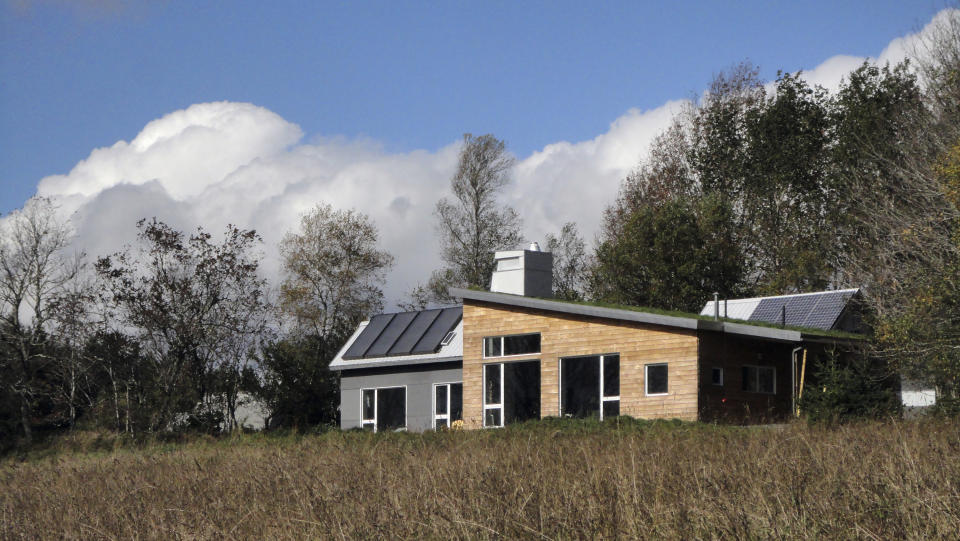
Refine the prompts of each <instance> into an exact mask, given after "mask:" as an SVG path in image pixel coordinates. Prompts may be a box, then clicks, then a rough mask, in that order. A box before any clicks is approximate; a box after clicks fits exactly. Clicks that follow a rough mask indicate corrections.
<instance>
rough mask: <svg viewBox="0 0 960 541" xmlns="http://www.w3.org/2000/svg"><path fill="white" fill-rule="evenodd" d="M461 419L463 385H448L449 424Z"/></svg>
mask: <svg viewBox="0 0 960 541" xmlns="http://www.w3.org/2000/svg"><path fill="white" fill-rule="evenodd" d="M461 419H463V384H462V383H454V384H452V385H450V422H453V421H459V420H461Z"/></svg>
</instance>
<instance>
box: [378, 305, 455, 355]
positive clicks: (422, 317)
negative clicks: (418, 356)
mask: <svg viewBox="0 0 960 541" xmlns="http://www.w3.org/2000/svg"><path fill="white" fill-rule="evenodd" d="M442 311H443V310H441V309H439V308H436V309H433V310H423V311H420V312H416V315H417V317H416V318H414V320H413V321H411V322H410V325H407V330H406V331H404V332H403V334H401V335H400V338H398V339H397V341H396V342H395V343H394V344H393V347H392V348H390V351H388V352H387V355H409V354H410V352H411V351H413V348H414V346H416V345H417V342H419V341H420V339H421V338H423V335H424V334H426V332H427V329H429V328H430V325H432V324H433V322H434V320H436V319H437V316H439V315H440V312H442Z"/></svg>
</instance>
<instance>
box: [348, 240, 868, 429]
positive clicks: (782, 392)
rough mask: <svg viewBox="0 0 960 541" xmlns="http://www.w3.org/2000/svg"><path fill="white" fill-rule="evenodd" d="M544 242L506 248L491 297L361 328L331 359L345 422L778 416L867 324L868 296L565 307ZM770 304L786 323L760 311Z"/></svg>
mask: <svg viewBox="0 0 960 541" xmlns="http://www.w3.org/2000/svg"><path fill="white" fill-rule="evenodd" d="M531 248H533V249H531V250H517V251H509V252H497V254H496V259H497V262H496V270H495V271H494V275H493V277H492V281H491V291H476V290H472V289H452V290H451V291H450V293H451V295H452V296H454V297H457V298H461V299H463V304H462V305H460V306H456V307H451V308H444V309H435V310H423V311H419V312H401V313H396V314H381V315H378V316H374V317H372V318H371V319H370V320H369V321H367V322H364V323H363V324H361V325H360V327H359V328H358V329H357V330H356V332H355V333H354V334H353V336H351V338H350V339H349V340H348V341H347V343H346V344H345V345H344V347H343V348H342V349H341V351H340V352H339V353H338V354H337V356H336V358H335V359H334V360H333V362H332V363H331V365H330V367H331V369H334V370H340V371H341V426H342V427H343V428H369V429H373V430H396V429H406V430H418V431H419V430H428V429H432V428H437V427H444V426H450V424H451V423H452V422H454V421H457V420H462V421H463V422H464V425H465V427H467V428H480V427H499V426H504V425H506V424H510V423H514V422H519V421H524V420H527V419H538V418H541V417H548V416H564V417H566V416H570V417H595V418H600V419H603V418H607V417H612V416H617V415H629V416H632V417H637V418H648V419H649V418H678V419H684V420H690V421H693V420H698V419H699V420H721V421H730V422H763V421H771V420H776V419H781V418H785V417H788V416H790V415H791V414H792V413H793V412H794V410H795V404H796V399H797V395H798V394H799V392H800V389H801V386H802V385H803V379H804V377H805V370H806V364H807V362H808V359H811V360H812V359H813V358H816V356H818V355H822V354H823V353H824V352H825V351H827V350H828V349H831V348H837V347H840V348H845V349H850V348H855V347H857V345H858V344H859V343H860V341H861V339H860V338H859V337H858V336H857V335H856V334H853V333H851V332H848V331H854V330H857V325H859V320H858V319H857V318H856V316H855V314H853V313H852V312H848V311H847V304H848V301H849V300H850V299H851V298H853V296H854V295H855V292H854V291H850V290H848V291H844V292H823V293H820V294H812V295H810V296H808V297H805V298H804V299H805V300H804V301H802V302H801V303H800V304H797V305H796V306H794V305H793V304H791V303H792V302H793V301H791V302H788V303H781V304H786V308H785V309H784V308H782V307H781V308H774V307H773V305H771V304H770V303H767V302H765V300H763V299H761V300H757V299H752V301H758V302H757V303H756V304H757V306H755V307H754V308H753V311H751V313H750V315H749V316H747V317H743V318H739V319H742V320H743V321H733V320H731V318H726V319H725V318H721V317H719V316H720V314H719V313H716V310H718V309H719V305H716V306H714V305H708V307H706V308H705V311H706V312H709V310H708V309H710V308H714V312H715V313H713V314H710V313H705V314H699V315H698V314H685V313H673V312H664V311H657V310H649V309H640V308H630V307H610V306H599V305H594V304H587V303H577V302H564V301H558V300H553V299H551V298H549V297H550V291H551V289H550V288H551V281H552V280H551V269H552V255H551V254H549V253H545V252H540V251H539V249H537V248H536V247H535V246H532V247H531ZM737 302H739V301H730V303H728V305H727V308H728V309H729V308H732V309H737V308H735V307H736V306H739V305H738V304H736V303H737ZM799 306H804V307H806V310H807V311H806V312H805V313H804V314H803V317H802V318H801V316H800V314H799V313H794V308H797V307H799ZM761 308H762V310H761V312H763V313H764V314H766V311H772V312H771V313H774V314H775V317H776V318H780V319H774V320H773V321H770V320H769V319H760V318H759V313H758V317H757V318H753V312H755V311H757V310H759V309H761ZM744 310H746V308H745V307H744ZM732 312H733V310H730V312H729V313H730V314H731V315H732ZM724 313H728V312H724Z"/></svg>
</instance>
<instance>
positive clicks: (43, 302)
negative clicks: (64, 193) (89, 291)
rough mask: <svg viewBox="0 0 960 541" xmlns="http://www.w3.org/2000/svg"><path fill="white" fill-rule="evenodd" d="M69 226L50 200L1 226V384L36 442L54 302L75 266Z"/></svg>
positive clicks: (36, 201) (22, 211) (26, 208)
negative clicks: (68, 251)
mask: <svg viewBox="0 0 960 541" xmlns="http://www.w3.org/2000/svg"><path fill="white" fill-rule="evenodd" d="M69 239H70V231H69V228H68V226H67V224H66V223H64V222H63V221H61V220H59V219H58V217H57V209H56V207H55V206H54V205H53V203H52V202H51V201H50V200H48V199H42V198H37V199H31V200H30V201H28V202H27V204H26V205H25V206H24V208H23V209H20V210H17V211H14V212H12V213H11V214H9V215H8V216H7V217H6V218H5V219H4V221H3V222H2V223H0V318H2V323H0V339H2V340H3V342H5V343H6V347H5V348H4V349H6V350H7V351H9V352H10V353H9V355H6V356H3V358H0V370H2V373H3V377H2V379H3V384H4V385H7V386H8V388H9V390H10V392H11V393H12V394H13V395H14V396H16V397H17V399H18V400H19V402H20V424H21V426H22V428H23V434H24V438H25V440H26V442H27V443H30V442H31V441H32V438H33V431H32V422H31V417H32V409H33V406H32V404H33V402H34V399H35V398H36V397H37V394H38V393H39V392H40V389H39V388H38V387H37V385H36V384H37V374H38V372H39V371H40V370H42V369H43V368H44V366H45V365H46V364H48V363H49V361H50V358H51V357H50V351H49V350H50V335H49V332H48V331H49V324H50V322H51V318H52V312H51V310H50V303H51V301H52V299H53V298H54V297H55V296H56V295H57V294H58V292H59V291H60V290H61V288H62V287H63V285H64V284H65V283H66V282H67V281H69V280H70V278H71V277H72V275H73V272H74V271H75V268H74V267H72V266H71V265H69V264H68V263H67V260H66V258H64V256H63V252H64V249H65V248H66V246H67V243H68V242H69Z"/></svg>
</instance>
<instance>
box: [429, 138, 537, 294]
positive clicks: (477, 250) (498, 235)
mask: <svg viewBox="0 0 960 541" xmlns="http://www.w3.org/2000/svg"><path fill="white" fill-rule="evenodd" d="M514 162H515V160H514V158H513V156H512V155H510V154H509V153H508V152H507V150H506V146H505V145H504V142H503V141H501V140H499V139H497V138H496V137H494V136H493V135H489V134H488V135H481V136H479V137H474V136H473V135H471V134H466V135H464V136H463V148H462V149H461V150H460V159H459V162H458V164H457V172H456V174H454V176H453V178H452V179H451V181H450V184H451V188H452V190H453V200H449V199H447V198H443V199H441V200H440V201H438V202H437V208H436V211H435V214H436V216H437V220H438V223H437V231H438V233H439V235H440V257H441V259H442V260H443V262H444V267H443V268H442V269H440V270H438V271H436V272H434V273H433V276H431V278H430V283H429V285H428V289H429V290H430V292H431V294H432V295H433V296H434V298H435V300H437V301H441V302H444V301H449V299H448V297H447V293H446V290H447V288H448V287H449V286H459V287H481V288H489V286H490V276H491V273H492V272H493V266H494V260H493V252H495V251H497V250H505V249H510V248H515V247H516V246H517V245H518V244H520V243H521V242H522V241H523V237H522V235H521V233H520V229H521V226H522V223H521V220H520V217H519V216H518V215H517V213H516V212H515V211H514V210H513V209H512V208H510V207H504V206H502V205H500V203H499V202H498V201H497V196H498V194H499V192H500V191H501V190H502V189H503V188H504V187H505V186H506V185H507V184H508V183H509V182H510V171H511V170H512V168H513V165H514Z"/></svg>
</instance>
